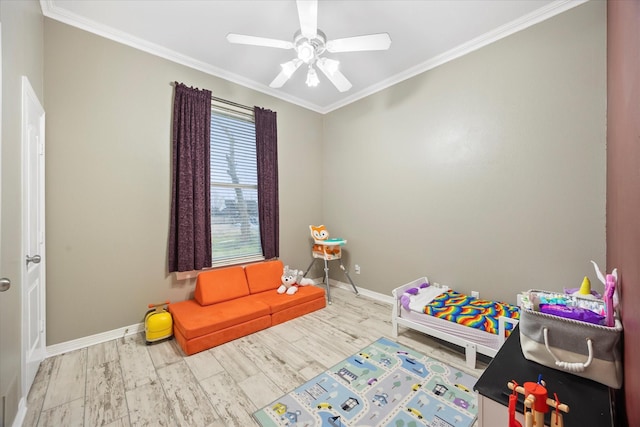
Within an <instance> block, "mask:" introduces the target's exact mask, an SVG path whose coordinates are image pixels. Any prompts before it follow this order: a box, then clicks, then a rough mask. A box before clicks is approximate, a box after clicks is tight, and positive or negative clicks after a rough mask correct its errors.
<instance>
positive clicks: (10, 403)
mask: <svg viewBox="0 0 640 427" xmlns="http://www.w3.org/2000/svg"><path fill="white" fill-rule="evenodd" d="M0 22H1V23H2V118H1V123H2V137H1V138H2V144H1V147H2V155H1V159H2V177H1V178H0V182H1V185H2V189H1V194H2V200H1V205H2V212H1V215H0V216H1V218H2V226H1V229H0V235H1V237H2V239H1V241H2V245H1V248H0V250H1V255H0V277H7V278H9V279H11V288H10V289H9V290H8V291H6V292H3V293H0V395H1V396H3V397H4V396H6V398H7V399H6V407H5V411H6V414H5V420H6V422H7V425H11V424H12V422H13V419H14V418H15V416H16V413H17V410H18V400H19V398H20V397H21V395H22V391H21V390H20V377H19V370H20V324H21V317H20V316H21V310H20V307H21V291H22V283H21V277H20V275H21V272H22V267H23V265H24V264H23V262H24V253H23V252H22V238H21V235H20V230H21V229H22V210H21V187H20V183H21V181H22V177H21V173H22V169H21V135H22V130H21V114H22V110H21V96H22V83H21V79H22V76H27V77H28V78H29V82H30V83H31V86H32V87H33V89H34V91H35V93H36V95H37V96H38V98H39V99H40V101H41V102H43V98H44V97H43V95H44V93H43V42H44V41H43V18H42V13H41V12H40V5H39V4H38V2H36V1H1V2H0ZM0 412H1V408H0ZM0 424H2V418H1V416H0Z"/></svg>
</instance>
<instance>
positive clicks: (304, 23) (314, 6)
mask: <svg viewBox="0 0 640 427" xmlns="http://www.w3.org/2000/svg"><path fill="white" fill-rule="evenodd" d="M296 3H297V5H298V18H300V33H302V36H303V37H306V38H308V39H312V38H314V37H315V36H316V34H317V33H318V1H317V0H296Z"/></svg>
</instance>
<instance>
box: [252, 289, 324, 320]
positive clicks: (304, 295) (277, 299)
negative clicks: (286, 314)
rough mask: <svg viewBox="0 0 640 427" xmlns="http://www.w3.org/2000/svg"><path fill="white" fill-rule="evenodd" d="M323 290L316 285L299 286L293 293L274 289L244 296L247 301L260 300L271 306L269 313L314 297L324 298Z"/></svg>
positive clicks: (311, 299)
mask: <svg viewBox="0 0 640 427" xmlns="http://www.w3.org/2000/svg"><path fill="white" fill-rule="evenodd" d="M324 296H325V292H324V289H323V288H320V287H318V286H300V287H299V288H298V292H296V293H295V294H293V295H288V294H279V293H278V292H276V291H275V290H274V289H271V290H270V291H265V292H260V293H257V294H251V295H249V296H248V297H245V298H246V299H247V300H248V301H252V303H253V301H260V302H263V303H265V304H267V305H268V306H269V307H270V308H271V314H273V313H277V312H279V311H282V310H286V309H288V308H292V307H295V306H297V305H300V304H303V303H306V302H309V301H313V300H315V299H322V300H324Z"/></svg>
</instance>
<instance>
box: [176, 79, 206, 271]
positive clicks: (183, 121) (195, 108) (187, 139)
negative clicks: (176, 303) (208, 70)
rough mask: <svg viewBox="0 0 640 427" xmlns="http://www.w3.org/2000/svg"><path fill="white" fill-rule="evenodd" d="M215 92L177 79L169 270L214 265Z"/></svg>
mask: <svg viewBox="0 0 640 427" xmlns="http://www.w3.org/2000/svg"><path fill="white" fill-rule="evenodd" d="M210 133H211V91H208V90H198V89H195V88H188V87H187V86H185V85H183V84H182V83H178V82H176V84H175V93H174V100H173V164H172V166H173V171H172V186H173V189H172V193H171V224H170V226H169V250H168V252H169V254H168V258H169V259H168V261H169V272H173V271H191V270H201V269H203V268H205V267H211V203H210V198H211V193H210V190H209V186H210V179H209V176H210V165H209V151H210V143H209V140H210Z"/></svg>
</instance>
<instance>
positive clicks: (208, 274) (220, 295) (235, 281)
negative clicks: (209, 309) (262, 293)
mask: <svg viewBox="0 0 640 427" xmlns="http://www.w3.org/2000/svg"><path fill="white" fill-rule="evenodd" d="M246 295H249V286H248V285H247V279H246V277H245V274H244V270H243V268H242V267H241V266H235V267H226V268H217V269H215V270H209V271H204V272H202V273H200V274H198V278H197V279H196V290H195V293H194V298H195V300H196V301H197V302H198V303H200V305H211V304H215V303H218V302H222V301H228V300H232V299H235V298H240V297H243V296H246Z"/></svg>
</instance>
